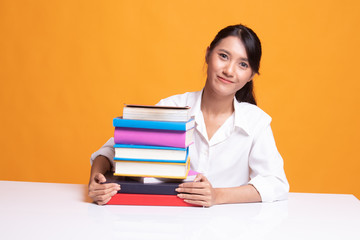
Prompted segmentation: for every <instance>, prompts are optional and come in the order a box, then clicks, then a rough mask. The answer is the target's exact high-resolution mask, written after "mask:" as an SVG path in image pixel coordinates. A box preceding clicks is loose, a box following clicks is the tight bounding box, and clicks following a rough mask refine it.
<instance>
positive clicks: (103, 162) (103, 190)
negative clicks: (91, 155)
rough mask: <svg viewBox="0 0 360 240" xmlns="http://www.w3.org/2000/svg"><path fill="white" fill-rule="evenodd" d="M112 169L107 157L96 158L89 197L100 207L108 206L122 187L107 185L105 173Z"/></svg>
mask: <svg viewBox="0 0 360 240" xmlns="http://www.w3.org/2000/svg"><path fill="white" fill-rule="evenodd" d="M110 169H111V164H110V161H109V159H108V158H107V157H104V156H102V155H99V156H97V157H96V158H95V160H94V162H93V164H92V166H91V173H90V180H89V197H91V198H92V199H93V200H94V202H95V203H97V204H99V205H104V204H106V203H107V202H108V201H109V200H110V199H111V197H112V196H114V195H115V194H116V193H117V192H118V191H119V190H120V185H119V184H116V183H107V184H102V183H104V182H106V178H105V176H104V173H106V172H107V171H109V170H110Z"/></svg>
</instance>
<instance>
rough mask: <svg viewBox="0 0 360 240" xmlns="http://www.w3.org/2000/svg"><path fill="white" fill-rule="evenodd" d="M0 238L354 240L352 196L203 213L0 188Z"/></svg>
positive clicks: (356, 225) (74, 189)
mask: <svg viewBox="0 0 360 240" xmlns="http://www.w3.org/2000/svg"><path fill="white" fill-rule="evenodd" d="M0 196H1V197H0V239H25V238H28V237H32V238H33V237H37V239H62V240H63V239H75V238H78V239H85V238H86V239H97V240H98V239H99V238H103V239H146V240H149V239H166V240H169V239H181V240H185V239H207V240H208V239H276V240H279V239H286V240H288V239H302V240H303V239H307V240H309V239H337V240H338V239H360V202H359V200H358V199H357V198H356V197H354V196H353V195H346V194H311V193H290V194H289V199H288V200H287V201H279V202H274V203H246V204H225V205H217V206H213V207H211V208H196V207H161V206H160V207H151V206H120V205H107V206H98V205H96V204H93V203H92V202H91V200H90V199H89V198H88V197H87V186H86V185H81V184H59V183H35V182H12V181H0Z"/></svg>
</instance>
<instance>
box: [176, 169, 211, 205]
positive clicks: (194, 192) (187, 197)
mask: <svg viewBox="0 0 360 240" xmlns="http://www.w3.org/2000/svg"><path fill="white" fill-rule="evenodd" d="M175 190H176V191H177V192H179V194H178V195H177V196H178V197H179V198H182V199H183V200H184V201H185V202H187V203H190V204H195V205H200V206H204V207H211V206H212V205H214V204H216V191H215V188H213V187H212V186H211V183H210V182H209V180H208V179H207V178H206V177H205V176H204V175H202V174H198V175H197V176H196V178H195V179H194V181H193V182H187V183H182V184H180V185H179V187H178V188H177V189H175Z"/></svg>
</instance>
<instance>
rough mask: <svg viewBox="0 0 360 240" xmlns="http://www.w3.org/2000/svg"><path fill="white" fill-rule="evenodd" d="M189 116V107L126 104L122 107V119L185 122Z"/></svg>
mask: <svg viewBox="0 0 360 240" xmlns="http://www.w3.org/2000/svg"><path fill="white" fill-rule="evenodd" d="M190 118H191V116H190V107H173V106H151V105H130V104H126V105H125V107H124V109H123V119H134V120H152V121H169V122H187V121H189V120H190Z"/></svg>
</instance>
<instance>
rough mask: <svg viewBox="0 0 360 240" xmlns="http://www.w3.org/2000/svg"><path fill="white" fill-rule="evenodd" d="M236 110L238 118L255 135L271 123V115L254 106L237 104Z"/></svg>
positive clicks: (244, 103)
mask: <svg viewBox="0 0 360 240" xmlns="http://www.w3.org/2000/svg"><path fill="white" fill-rule="evenodd" d="M235 108H236V110H235V111H236V118H237V119H241V120H240V121H241V122H243V123H244V124H245V125H246V126H247V128H248V130H249V131H250V132H253V133H254V132H256V131H257V130H259V129H262V128H263V127H265V126H268V125H269V124H270V123H271V120H272V118H271V117H270V115H269V114H267V113H266V112H265V111H263V110H262V109H261V108H259V107H258V106H256V105H254V104H251V103H247V102H240V103H239V102H237V103H236V104H235Z"/></svg>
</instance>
